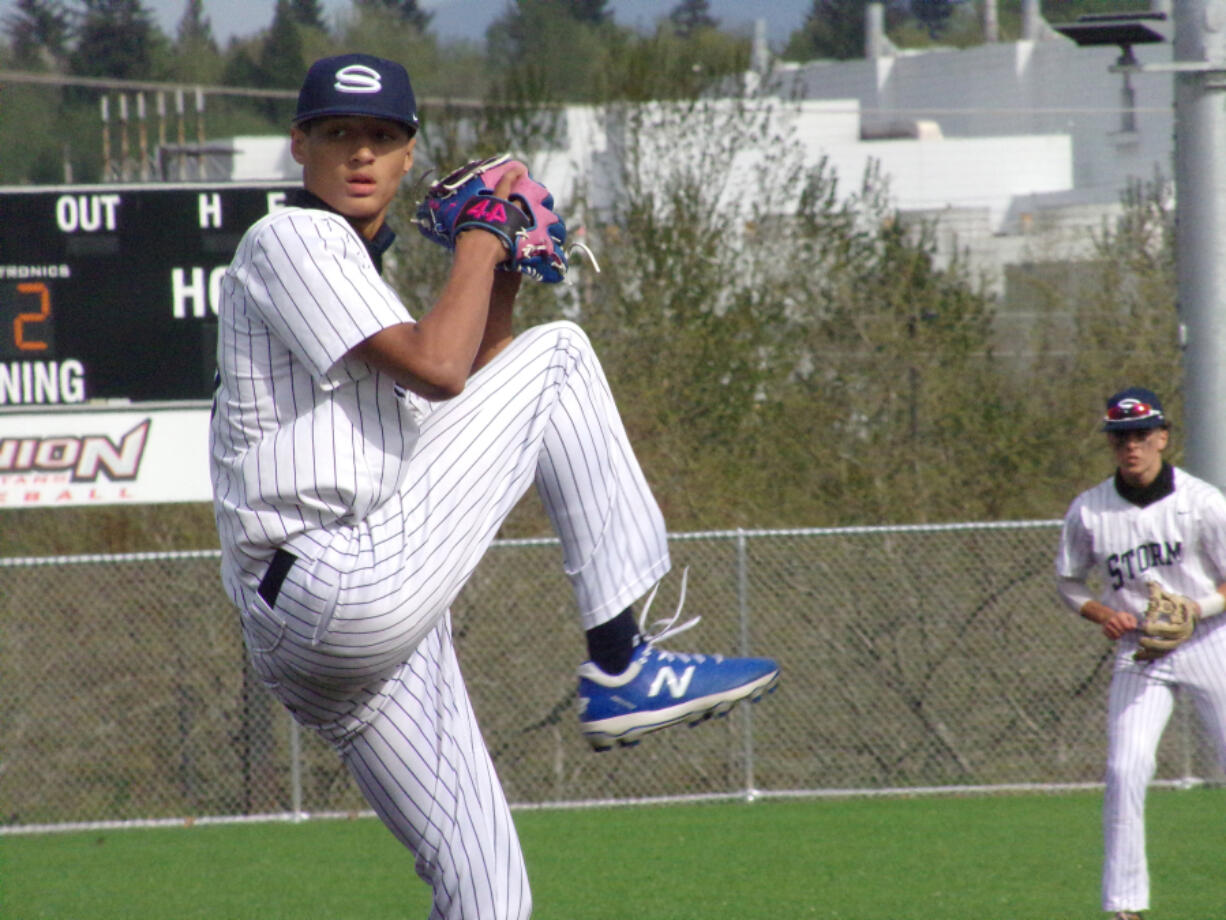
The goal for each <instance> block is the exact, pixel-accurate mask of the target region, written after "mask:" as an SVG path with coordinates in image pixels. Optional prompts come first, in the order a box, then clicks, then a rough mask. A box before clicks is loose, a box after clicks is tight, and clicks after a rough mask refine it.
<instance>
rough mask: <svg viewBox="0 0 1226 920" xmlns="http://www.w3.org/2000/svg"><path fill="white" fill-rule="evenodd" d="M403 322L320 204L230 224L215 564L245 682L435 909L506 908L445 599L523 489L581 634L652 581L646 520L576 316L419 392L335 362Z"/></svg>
mask: <svg viewBox="0 0 1226 920" xmlns="http://www.w3.org/2000/svg"><path fill="white" fill-rule="evenodd" d="M408 319H409V315H408V313H407V312H406V310H405V308H404V306H403V305H402V304H401V303H400V301H399V300H398V298H397V297H396V295H395V294H394V293H393V292H392V290H391V289H390V288H389V287H388V286H387V285H386V284H385V283H384V282H383V281H382V279H381V278H380V277H379V274H378V272H377V271H376V269H375V267H374V264H373V262H372V260H371V257H370V255H369V253H368V251H367V249H366V246H365V244H364V242H363V241H362V239H361V238H360V237H359V236H358V235H357V234H356V233H355V232H354V230H353V229H352V228H351V227H350V226H349V224H348V223H347V222H346V221H345V220H344V219H343V218H341V217H340V216H338V215H335V214H332V213H330V212H327V211H323V210H315V209H304V208H288V209H285V210H283V211H280V212H277V213H275V214H272V215H270V216H268V217H265V218H264V219H262V220H261V221H260V222H258V223H257V224H256V225H254V226H253V227H252V228H251V230H250V231H249V232H248V233H247V235H246V236H245V237H244V239H243V241H242V242H241V243H240V245H239V248H238V251H237V253H236V255H235V258H234V261H233V263H232V265H231V267H230V269H229V271H228V272H227V273H226V276H225V280H224V281H223V284H222V299H221V309H220V317H219V342H218V363H219V370H220V385H219V388H218V391H217V395H216V399H215V413H214V419H213V424H212V437H211V443H212V475H213V483H214V504H215V511H216V516H217V524H218V532H219V534H220V537H221V545H222V549H223V553H222V577H223V581H224V583H225V585H226V587H227V589H228V591H229V593H230V595H231V596H232V598H233V600H234V602H235V604H236V605H237V606H238V607H239V609H240V611H241V612H242V617H241V619H242V623H243V629H244V635H245V638H246V641H247V644H248V649H249V652H250V654H251V658H252V662H253V666H254V667H255V669H256V671H257V673H258V674H259V675H260V677H261V678H262V679H263V680H264V681H265V682H266V683H267V684H268V686H269V687H270V688H271V689H272V690H273V692H274V693H275V694H276V695H277V696H278V697H279V698H280V699H281V700H282V701H283V702H284V703H285V704H286V705H287V706H288V707H289V708H290V709H291V711H292V712H293V713H294V715H295V717H296V718H297V719H298V720H299V721H301V722H303V723H304V724H306V725H309V726H311V727H313V728H315V729H316V730H318V731H319V732H320V734H322V735H323V736H324V737H325V738H327V739H328V740H329V741H331V742H332V743H333V745H334V746H335V747H336V748H337V750H338V751H339V752H340V755H341V757H342V758H343V759H344V761H345V762H346V764H347V765H348V767H349V769H350V771H351V773H352V775H353V776H354V777H355V779H356V780H357V782H358V784H359V786H360V787H361V789H362V791H363V793H364V794H365V795H366V797H367V799H368V801H369V802H370V803H371V805H372V807H373V808H374V809H375V810H376V812H377V813H378V814H379V815H380V817H381V818H382V819H383V821H384V823H385V824H387V826H388V827H389V828H390V829H391V830H392V832H393V833H394V834H395V835H396V836H397V838H398V839H400V840H401V842H403V843H404V844H405V845H406V846H408V847H409V848H410V849H411V850H412V851H413V853H414V854H415V856H416V860H417V870H418V872H419V874H420V875H421V876H422V877H423V878H424V879H425V880H426V881H427V882H428V883H429V884H431V886H432V887H433V891H434V907H433V912H432V913H431V917H432V918H438V920H442V918H448V920H461V918H463V920H477V918H480V920H502V918H522V917H527V916H528V915H529V913H530V911H531V898H530V895H529V893H528V885H527V879H526V875H525V872H524V864H523V857H522V854H521V852H520V848H519V843H518V839H517V837H516V834H515V829H514V826H513V824H512V821H511V816H510V813H509V810H508V808H507V804H506V801H505V799H504V797H503V793H502V789H501V786H500V784H499V782H498V778H497V776H496V775H495V772H494V768H493V765H492V763H491V761H490V758H489V755H488V753H487V751H486V748H485V744H484V742H483V741H482V738H481V735H480V732H479V730H478V727H477V724H476V721H475V719H474V717H473V713H472V708H471V706H470V704H469V700H468V695H467V691H466V690H465V687H464V684H463V681H462V678H461V675H460V672H459V668H458V665H457V663H456V658H455V653H454V650H453V647H452V641H451V632H450V621H449V616H448V608H449V606H450V605H451V603H452V601H453V600H454V598H455V597H456V595H457V593H458V592H459V590H460V589H461V587H462V586H463V585H464V583H465V581H466V580H467V578H468V577H469V575H470V574H471V573H472V571H473V569H474V568H475V567H476V565H477V563H478V562H479V561H480V559H481V557H482V555H483V554H484V552H485V550H486V549H487V547H488V546H489V544H490V542H491V541H492V540H493V538H494V536H495V535H496V533H497V531H498V528H499V526H500V525H501V523H502V522H503V520H504V519H505V518H506V515H507V514H508V513H509V512H510V510H511V509H512V507H513V506H514V505H515V503H516V501H517V500H518V499H519V497H520V496H521V495H522V494H523V493H524V491H526V490H527V488H528V487H529V486H530V485H532V484H533V482H535V483H536V485H537V487H538V490H539V491H540V493H541V496H542V499H543V501H544V505H545V508H546V511H547V513H548V514H549V517H550V519H551V521H552V522H553V525H554V527H555V529H556V530H557V532H558V535H559V537H560V539H561V543H562V551H563V564H564V567H565V570H566V572H567V574H568V576H569V577H570V579H571V583H572V586H573V588H574V592H575V596H576V600H577V602H578V607H579V612H580V619H581V622H582V625H583V627H584V628H590V627H592V626H595V625H598V624H600V623H603V622H605V621H607V620H609V619H611V618H612V617H614V616H615V615H617V614H618V613H620V612H621V611H622V610H623V609H625V608H626V607H627V606H629V605H630V604H631V603H632V602H633V601H634V600H635V599H636V598H638V597H639V596H640V595H642V594H643V593H644V592H645V591H646V590H647V589H648V588H649V587H650V586H651V585H652V584H653V583H654V582H656V581H657V580H659V578H660V577H661V576H663V574H664V573H665V572H667V570H668V567H669V558H668V549H667V543H666V535H665V530H664V521H663V518H662V516H661V514H660V511H659V509H658V507H657V505H656V503H655V500H654V499H653V498H652V496H651V493H650V491H649V489H648V487H647V484H646V482H645V480H644V478H643V475H642V473H641V471H640V469H639V466H638V463H637V461H636V460H635V458H634V455H633V452H632V450H631V448H630V446H629V443H628V440H627V437H626V434H625V431H624V429H623V427H622V424H621V421H620V419H619V417H618V413H617V409H616V406H615V405H614V402H613V399H612V396H611V394H610V392H609V389H608V384H607V382H606V380H605V377H604V373H603V371H602V370H601V367H600V364H599V362H598V360H597V358H596V356H595V354H594V353H593V351H592V348H591V345H590V343H589V342H588V340H587V338H586V336H585V335H584V333H583V332H582V330H581V329H579V327H577V326H575V325H574V324H572V323H568V322H558V323H551V324H547V325H543V326H538V327H535V328H533V329H531V330H528V331H527V332H525V333H523V334H521V335H519V336H518V337H516V339H515V340H514V341H513V342H512V343H511V344H510V345H509V346H508V347H507V348H506V349H505V350H504V351H503V352H502V353H501V354H499V355H498V356H497V357H496V358H495V359H494V360H493V361H492V362H491V363H490V364H488V365H487V366H486V367H484V368H482V369H481V370H480V371H479V372H477V373H476V374H474V375H473V377H472V378H471V379H470V380H469V382H468V385H467V387H466V388H465V390H464V391H463V393H461V394H460V395H459V396H457V397H456V398H454V399H451V400H448V401H445V402H439V403H429V402H427V401H425V400H422V399H419V398H417V397H415V396H413V395H412V394H405V393H404V391H402V390H400V388H398V387H396V386H395V385H394V384H393V382H392V380H391V379H390V378H388V377H386V376H384V375H382V374H380V373H378V372H376V371H374V370H373V369H372V368H370V367H369V366H367V365H366V364H365V363H363V362H359V361H355V360H353V359H351V358H346V357H345V356H346V354H347V353H348V352H349V351H350V350H351V349H352V348H353V347H354V346H356V345H357V344H359V343H360V342H362V341H363V340H365V339H366V338H368V337H369V336H370V335H372V334H373V333H375V332H377V331H378V330H380V329H382V328H384V327H386V326H390V325H393V324H397V323H401V322H405V321H407V320H408ZM277 547H280V548H282V549H284V550H288V551H289V552H291V553H293V555H294V556H296V557H298V558H297V561H296V562H295V563H294V564H293V566H292V567H291V568H290V569H289V572H288V575H287V577H286V578H285V581H284V583H283V585H282V587H281V589H280V593H279V595H278V596H277V598H276V601H275V605H274V606H273V607H271V608H270V607H269V605H268V604H267V603H266V602H265V600H264V599H263V598H262V597H260V596H259V595H258V593H257V586H258V584H259V582H260V579H261V578H262V577H263V575H264V573H265V572H266V571H267V569H268V566H269V560H270V558H271V557H272V555H273V551H274V548H277ZM514 628H515V624H514V623H508V624H507V629H514Z"/></svg>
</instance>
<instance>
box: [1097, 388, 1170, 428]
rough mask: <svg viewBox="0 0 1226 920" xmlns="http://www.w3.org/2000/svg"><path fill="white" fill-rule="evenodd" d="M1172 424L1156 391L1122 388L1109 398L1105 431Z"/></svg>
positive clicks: (1104, 417) (1162, 426)
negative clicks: (1164, 412) (1163, 410)
mask: <svg viewBox="0 0 1226 920" xmlns="http://www.w3.org/2000/svg"><path fill="white" fill-rule="evenodd" d="M1168 424H1170V423H1169V422H1168V421H1167V418H1166V415H1165V414H1163V412H1162V403H1161V401H1160V400H1159V399H1158V396H1157V394H1156V393H1154V392H1153V391H1152V390H1147V389H1145V388H1144V387H1129V388H1128V389H1126V390H1120V391H1119V392H1118V393H1116V394H1115V395H1114V396H1112V397H1111V398H1110V399H1108V400H1107V414H1106V415H1105V416H1103V431H1133V430H1136V429H1138V428H1166V427H1167V425H1168Z"/></svg>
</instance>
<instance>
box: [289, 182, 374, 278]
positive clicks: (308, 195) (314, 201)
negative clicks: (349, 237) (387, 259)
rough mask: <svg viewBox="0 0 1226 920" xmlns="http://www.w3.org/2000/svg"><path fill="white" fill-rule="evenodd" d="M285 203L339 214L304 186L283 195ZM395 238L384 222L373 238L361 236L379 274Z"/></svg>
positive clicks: (342, 215)
mask: <svg viewBox="0 0 1226 920" xmlns="http://www.w3.org/2000/svg"><path fill="white" fill-rule="evenodd" d="M285 200H286V203H288V204H290V205H293V206H294V207H296V208H315V209H316V210H320V211H331V212H332V213H333V214H340V216H341V217H344V216H345V215H344V214H341V212H340V211H338V210H336V208H334V207H332V205H330V204H328V202H326V201H324V200H323V199H322V198H320V197H319V196H318V195H316V194H314V193H312V192H308V191H307V190H306V189H304V188H296V189H292V190H291V191H290V193H289V194H288V195H286V197H285ZM395 240H396V231H394V230H393V229H392V228H391V227H389V226H388V225H387V223H386V222H384V223H383V224H382V225H381V226H380V227H379V229H378V230H377V231H375V238H374V239H373V240H368V239H366V238H365V237H362V242H364V243H365V244H366V251H367V252H368V253H370V260H371V261H372V262H374V263H375V271H377V272H378V273H379V274H380V275H382V274H383V253H385V252H387V251H388V249H390V248H391V245H392V243H393V242H395Z"/></svg>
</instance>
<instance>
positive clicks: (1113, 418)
mask: <svg viewBox="0 0 1226 920" xmlns="http://www.w3.org/2000/svg"><path fill="white" fill-rule="evenodd" d="M1153 415H1157V416H1161V415H1162V413H1161V412H1159V411H1158V410H1157V409H1155V408H1154V407H1153V406H1151V405H1150V404H1149V403H1143V402H1132V401H1128V402H1123V403H1120V404H1119V405H1117V406H1112V407H1111V408H1110V409H1108V410H1107V421H1109V422H1120V421H1123V420H1124V419H1128V418H1149V417H1150V416H1153Z"/></svg>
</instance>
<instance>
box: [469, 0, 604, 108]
mask: <svg viewBox="0 0 1226 920" xmlns="http://www.w3.org/2000/svg"><path fill="white" fill-rule="evenodd" d="M582 12H583V10H580V9H579V5H576V4H572V3H569V2H566V3H564V2H561V0H520V2H519V3H516V4H515V5H514V6H513V7H508V9H507V12H506V13H505V14H504V15H503V16H501V17H499V18H498V19H496V20H495V21H494V22H493V23H492V24H491V25H490V27H489V28H488V29H487V30H486V47H487V57H488V59H489V60H490V61H491V62H492V63H493V64H494V67H495V76H494V84H495V86H496V87H497V89H498V91H499V92H500V94H501V95H502V96H503V97H504V101H505V99H507V98H509V99H512V100H526V99H532V100H535V101H537V102H540V101H548V102H553V101H557V100H559V99H567V100H571V101H577V102H578V101H587V100H592V99H595V98H598V96H599V87H598V81H599V77H598V71H599V68H600V65H601V62H602V61H603V60H604V59H605V58H606V57H607V56H608V55H609V54H610V53H611V49H612V48H613V47H614V46H616V45H618V44H620V43H621V42H623V41H624V40H625V38H624V33H623V32H622V31H621V30H618V29H617V28H616V26H614V25H613V24H612V23H611V22H609V23H605V22H604V20H603V19H597V18H593V17H595V15H596V11H588V12H590V13H591V15H590V16H587V17H585V16H583V15H580V13H582Z"/></svg>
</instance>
